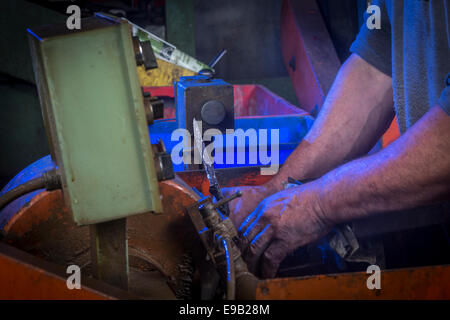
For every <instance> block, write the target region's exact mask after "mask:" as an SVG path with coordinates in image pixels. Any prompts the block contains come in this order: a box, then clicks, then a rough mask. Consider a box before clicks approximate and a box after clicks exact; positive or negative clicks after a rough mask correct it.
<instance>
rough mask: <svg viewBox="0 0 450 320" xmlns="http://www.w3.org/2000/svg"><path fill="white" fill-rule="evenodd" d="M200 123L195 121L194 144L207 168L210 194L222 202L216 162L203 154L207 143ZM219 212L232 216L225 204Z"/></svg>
mask: <svg viewBox="0 0 450 320" xmlns="http://www.w3.org/2000/svg"><path fill="white" fill-rule="evenodd" d="M198 123H199V121H198V120H195V118H194V120H193V124H192V125H193V129H194V140H195V141H194V144H195V146H196V148H197V151H198V153H199V154H200V156H201V158H202V163H203V166H204V168H205V172H206V176H207V177H208V180H209V193H211V194H212V195H213V196H214V197H215V198H216V201H219V202H220V201H221V200H222V199H223V198H224V196H223V193H222V190H220V186H219V182H218V181H217V177H216V172H215V170H214V160H213V159H211V157H210V156H209V154H208V153H207V152H206V153H205V152H203V151H204V150H205V143H204V142H203V139H202V131H201V130H200V128H199V126H198ZM218 208H219V210H220V211H221V213H223V214H224V215H225V216H227V217H228V216H229V215H230V209H229V207H228V203H226V202H225V203H223V204H221V205H220V206H219V207H218Z"/></svg>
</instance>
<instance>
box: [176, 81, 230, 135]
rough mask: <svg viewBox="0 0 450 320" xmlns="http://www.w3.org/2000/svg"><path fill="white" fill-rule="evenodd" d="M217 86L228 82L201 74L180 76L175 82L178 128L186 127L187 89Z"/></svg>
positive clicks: (225, 84)
mask: <svg viewBox="0 0 450 320" xmlns="http://www.w3.org/2000/svg"><path fill="white" fill-rule="evenodd" d="M217 86H230V84H229V83H227V82H225V81H223V80H221V79H210V78H209V77H207V76H203V75H198V76H191V77H181V78H180V81H177V82H175V112H176V117H177V122H178V128H183V129H186V100H187V91H188V90H189V89H191V88H200V87H217Z"/></svg>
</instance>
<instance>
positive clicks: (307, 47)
mask: <svg viewBox="0 0 450 320" xmlns="http://www.w3.org/2000/svg"><path fill="white" fill-rule="evenodd" d="M281 49H282V53H283V60H284V63H285V65H286V68H287V69H288V72H289V75H290V77H291V80H292V83H293V85H294V90H295V93H296V95H297V98H298V101H299V104H300V106H301V108H303V109H304V110H306V111H311V110H313V109H314V108H315V107H316V106H318V107H319V108H320V107H321V106H322V103H323V101H324V99H325V97H326V95H327V93H328V90H329V89H330V87H331V84H332V83H333V80H334V77H335V76H336V74H337V72H338V70H339V67H340V65H341V63H340V61H339V59H338V56H337V54H336V50H335V48H334V46H333V43H332V41H331V38H330V36H329V34H328V31H327V29H326V26H325V23H324V21H323V19H322V16H321V13H320V10H319V7H318V6H317V3H316V1H315V0H303V1H292V0H284V1H283V5H282V11H281Z"/></svg>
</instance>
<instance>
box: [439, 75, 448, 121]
mask: <svg viewBox="0 0 450 320" xmlns="http://www.w3.org/2000/svg"><path fill="white" fill-rule="evenodd" d="M438 104H439V105H440V106H441V108H442V109H443V110H444V111H445V112H446V113H447V114H448V115H449V116H450V73H449V74H447V77H446V79H445V88H444V90H442V94H441V97H440V98H439V100H438Z"/></svg>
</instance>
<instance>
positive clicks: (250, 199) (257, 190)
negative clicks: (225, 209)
mask: <svg viewBox="0 0 450 320" xmlns="http://www.w3.org/2000/svg"><path fill="white" fill-rule="evenodd" d="M238 191H241V192H242V196H241V197H239V198H236V199H234V200H232V201H230V202H229V203H228V206H229V208H230V218H231V221H233V224H234V226H235V227H236V229H238V230H239V228H240V226H241V224H242V222H244V219H245V218H247V216H248V215H249V214H250V213H252V212H253V211H254V210H255V209H256V207H257V206H258V204H259V203H260V202H261V201H263V200H264V199H265V198H267V197H268V196H270V195H271V194H272V193H273V192H272V190H271V188H270V187H269V186H267V185H261V186H251V187H247V186H244V187H233V188H223V189H222V193H223V195H224V196H225V197H229V196H231V195H232V194H234V193H236V192H238Z"/></svg>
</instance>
